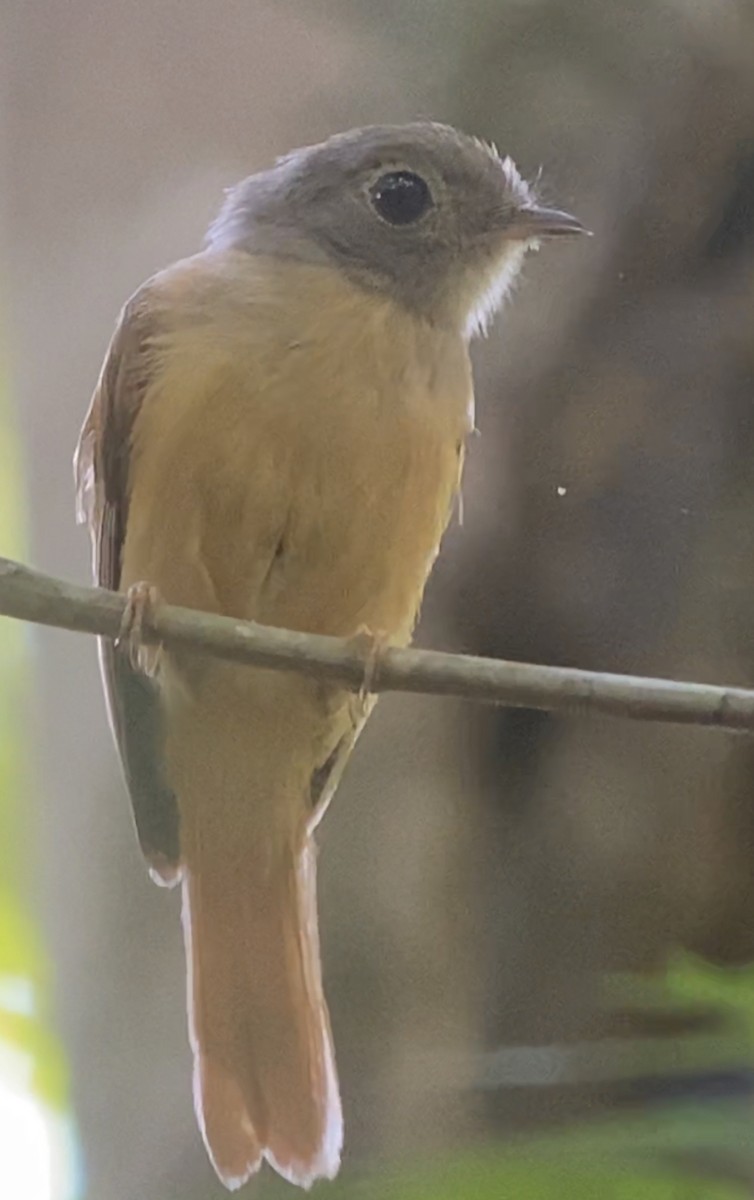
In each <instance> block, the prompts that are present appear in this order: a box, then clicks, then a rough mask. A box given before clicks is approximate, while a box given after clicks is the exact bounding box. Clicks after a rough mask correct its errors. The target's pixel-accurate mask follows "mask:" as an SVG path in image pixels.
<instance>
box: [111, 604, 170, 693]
mask: <svg viewBox="0 0 754 1200" xmlns="http://www.w3.org/2000/svg"><path fill="white" fill-rule="evenodd" d="M161 603H162V597H161V596H160V593H159V592H158V590H157V588H156V587H154V585H153V584H151V583H144V582H143V581H142V582H140V583H134V584H132V585H131V587H130V588H129V589H128V591H127V593H126V607H125V610H124V612H123V620H122V621H121V624H120V631H119V633H118V636H117V638H116V639H115V645H116V647H120V646H125V648H126V649H127V650H128V657H129V659H130V662H131V666H132V667H133V668H134V670H135V671H141V672H142V674H144V675H148V676H149V677H150V678H152V677H154V676H155V675H156V674H157V672H158V670H159V667H160V661H161V659H162V646H161V644H160V643H159V642H145V641H144V628H145V626H147V625H149V624H150V623H151V620H152V618H153V617H154V613H155V610H156V609H157V608H158V607H159V605H160V604H161Z"/></svg>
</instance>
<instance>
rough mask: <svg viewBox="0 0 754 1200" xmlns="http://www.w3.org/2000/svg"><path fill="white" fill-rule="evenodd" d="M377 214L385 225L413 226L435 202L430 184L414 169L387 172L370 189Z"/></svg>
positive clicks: (371, 199) (370, 197)
mask: <svg viewBox="0 0 754 1200" xmlns="http://www.w3.org/2000/svg"><path fill="white" fill-rule="evenodd" d="M369 199H370V201H371V204H372V208H373V209H374V211H375V212H376V214H377V216H378V217H379V218H380V219H381V220H382V221H385V222H386V223H387V224H388V225H394V226H402V225H415V224H416V222H417V221H420V220H421V219H422V217H424V216H426V214H427V213H428V212H429V210H430V209H431V208H432V207H433V204H434V201H433V199H432V193H431V191H430V190H429V184H428V183H427V182H426V180H425V179H422V177H421V175H417V174H416V172H415V171H407V170H405V169H404V170H398V171H387V172H386V173H385V174H384V175H380V177H379V179H377V180H376V181H375V182H374V183H373V184H372V186H371V187H370V189H369Z"/></svg>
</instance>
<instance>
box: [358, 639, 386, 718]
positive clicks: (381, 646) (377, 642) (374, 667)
mask: <svg viewBox="0 0 754 1200" xmlns="http://www.w3.org/2000/svg"><path fill="white" fill-rule="evenodd" d="M348 640H349V644H350V646H351V648H352V649H353V650H354V651H355V653H356V654H358V655H359V657H360V658H363V660H364V677H363V679H362V681H361V686H360V688H359V691H358V694H357V700H358V703H359V705H360V706H361V707H362V708H363V709H368V708H371V706H372V703H373V702H374V700H373V698H372V699H371V700H370V693H371V692H372V686H373V684H374V681H375V679H376V677H377V673H378V671H379V666H380V658H381V657H382V654H383V653H384V651H385V650H386V649H387V648H388V646H389V645H390V638H389V637H388V635H387V634H386V633H385V632H384V631H383V630H378V631H377V632H375V631H374V630H372V629H369V627H368V626H366V625H360V626H359V628H358V629H357V631H356V633H355V634H354V635H353V637H351V638H349V639H348Z"/></svg>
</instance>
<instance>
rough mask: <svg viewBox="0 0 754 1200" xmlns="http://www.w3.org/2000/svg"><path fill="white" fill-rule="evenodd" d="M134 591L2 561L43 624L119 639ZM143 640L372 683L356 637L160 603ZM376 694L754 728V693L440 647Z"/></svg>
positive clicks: (385, 656) (1, 609)
mask: <svg viewBox="0 0 754 1200" xmlns="http://www.w3.org/2000/svg"><path fill="white" fill-rule="evenodd" d="M125 603H126V602H125V597H124V596H123V595H120V594H119V593H117V592H108V591H105V590H104V589H101V588H89V587H78V586H77V585H76V584H72V583H66V582H64V581H63V580H61V579H53V578H52V577H51V576H49V575H43V574H42V573H41V572H39V571H33V570H31V569H30V568H29V567H25V566H23V565H22V564H21V563H17V562H13V561H12V560H10V559H6V558H0V615H4V616H7V617H17V618H18V619H19V620H23V621H31V622H34V623H35V624H38V625H50V626H55V627H57V628H59V629H71V630H74V631H75V632H77V633H94V634H99V635H100V636H101V637H107V638H115V637H117V636H118V633H119V631H120V627H121V622H122V619H123V612H124V608H125ZM143 637H144V640H145V641H147V642H149V641H152V642H161V643H163V644H164V645H165V646H167V647H179V646H182V647H191V648H192V649H194V650H199V651H202V652H204V653H206V654H211V655H214V656H215V657H217V658H222V659H228V660H230V661H232V662H237V663H248V664H251V665H254V666H258V667H270V668H272V669H273V670H279V671H285V670H293V671H300V672H302V673H303V674H305V675H313V676H317V677H318V678H327V679H336V680H340V681H341V682H342V683H344V684H346V685H347V686H348V687H350V688H353V689H354V690H355V689H358V688H360V687H361V686H362V685H363V683H364V679H365V670H366V665H365V656H364V652H363V650H361V649H359V647H358V646H357V645H356V644H355V643H354V642H349V641H347V640H344V639H341V638H333V637H325V636H323V635H322V634H314V633H297V632H294V631H293V630H288V629H277V628H272V627H270V626H265V625H256V624H254V623H253V622H246V621H236V620H233V618H231V617H222V616H217V615H215V614H211V613H204V612H196V611H194V610H192V609H188V608H176V607H174V606H172V605H167V604H165V605H160V606H158V607H157V609H156V611H155V612H154V614H153V615H152V616H151V617H150V618H149V619H148V620H147V622H146V623H145V626H144V629H143ZM369 687H370V690H371V691H374V692H388V691H393V692H424V693H432V694H435V695H444V696H459V697H462V698H463V699H466V700H477V701H482V702H486V703H492V704H504V705H510V706H512V707H515V708H541V709H553V710H557V711H560V712H571V713H574V712H576V713H587V712H589V713H603V714H610V715H612V716H619V717H630V718H633V719H634V720H640V721H668V722H675V723H679V724H687V725H712V726H717V727H719V728H724V729H740V730H747V729H748V730H752V731H754V691H748V690H745V689H743V688H723V687H715V686H712V685H708V684H702V683H681V682H677V681H675V680H670V679H643V678H640V677H638V676H632V675H608V674H602V673H600V672H597V671H579V670H575V669H573V668H570V667H545V666H535V665H533V664H530V663H516V662H503V661H500V660H497V659H492V658H476V657H471V656H470V655H465V654H443V653H440V652H438V651H436V650H403V649H396V648H390V647H388V648H386V649H384V650H381V651H380V652H379V653H378V654H377V661H376V663H375V664H374V669H373V670H372V668H371V666H370V671H369Z"/></svg>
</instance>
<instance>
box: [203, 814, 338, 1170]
mask: <svg viewBox="0 0 754 1200" xmlns="http://www.w3.org/2000/svg"><path fill="white" fill-rule="evenodd" d="M215 828H216V827H215ZM213 832H214V830H213V828H211V827H210V828H205V829H203V830H202V836H200V837H194V838H192V837H191V831H190V830H189V831H188V836H187V837H186V839H185V845H184V847H183V850H184V862H185V868H186V870H185V875H184V879H183V914H184V932H185V939H186V952H187V958H188V965H189V1026H190V1034H191V1042H192V1046H193V1050H194V1099H195V1104H196V1110H197V1117H198V1120H199V1126H200V1128H201V1130H202V1134H203V1137H204V1140H205V1143H206V1145H207V1149H208V1151H209V1154H210V1158H211V1159H212V1162H213V1164H214V1166H215V1169H216V1171H217V1173H218V1175H219V1177H220V1179H221V1180H222V1181H223V1183H225V1184H226V1186H227V1187H229V1188H235V1187H239V1186H240V1185H241V1184H242V1183H244V1182H245V1180H246V1179H248V1177H249V1176H250V1175H251V1174H253V1173H254V1171H256V1170H257V1169H258V1167H259V1164H260V1161H261V1159H262V1158H266V1159H267V1160H268V1161H269V1162H270V1164H271V1165H272V1166H273V1167H274V1168H275V1169H276V1170H277V1171H278V1172H279V1173H280V1174H281V1175H283V1176H284V1177H285V1178H286V1179H288V1180H289V1181H290V1182H291V1183H297V1184H299V1185H301V1186H304V1187H309V1186H310V1185H311V1184H312V1183H313V1182H314V1181H315V1180H316V1179H318V1178H322V1177H324V1178H332V1177H333V1176H334V1175H335V1174H336V1173H337V1170H338V1167H339V1165H340V1151H341V1146H342V1140H343V1121H342V1115H341V1107H340V1096H339V1092H338V1081H337V1075H336V1071H335V1061H334V1055H333V1048H332V1038H331V1034H330V1023H329V1017H328V1014H327V1007H326V1004H325V999H324V994H323V991H322V977H321V968H320V962H319V938H318V933H317V907H316V892H315V887H316V883H315V876H316V868H315V847H314V844H313V842H312V841H311V839H310V838H307V839H306V841H305V844H304V845H303V846H302V847H301V848H299V849H296V848H295V847H294V846H293V845H292V844H284V845H283V846H282V847H278V848H273V847H272V846H271V844H270V843H269V842H266V843H265V844H264V845H260V844H259V840H257V842H256V843H255V844H254V845H252V846H246V847H241V846H239V845H234V846H233V847H231V848H228V846H227V844H226V845H225V846H224V847H223V848H221V847H220V846H218V845H215V844H214V839H213V836H212V835H213ZM221 849H222V852H221ZM242 850H243V851H244V852H242Z"/></svg>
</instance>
